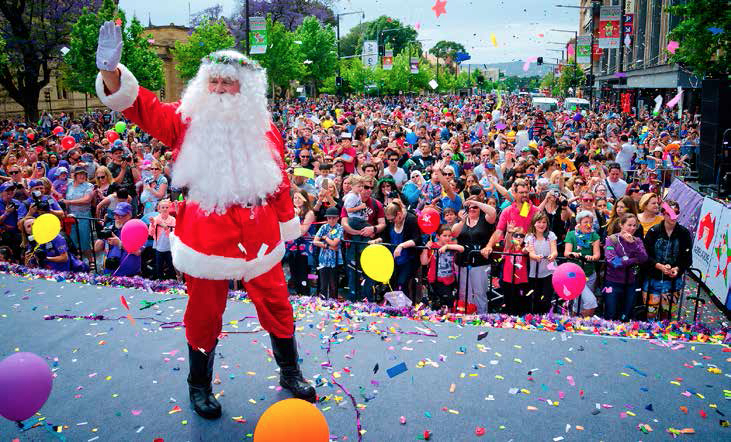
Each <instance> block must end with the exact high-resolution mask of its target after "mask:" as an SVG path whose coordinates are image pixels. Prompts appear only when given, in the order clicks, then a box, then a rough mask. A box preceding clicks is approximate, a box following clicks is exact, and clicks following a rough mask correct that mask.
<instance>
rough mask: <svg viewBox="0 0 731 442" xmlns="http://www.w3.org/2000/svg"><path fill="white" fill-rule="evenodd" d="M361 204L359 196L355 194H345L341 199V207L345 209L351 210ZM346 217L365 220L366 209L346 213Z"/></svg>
mask: <svg viewBox="0 0 731 442" xmlns="http://www.w3.org/2000/svg"><path fill="white" fill-rule="evenodd" d="M361 204H363V200H362V199H360V195H358V194H357V193H354V192H348V193H347V194H345V197H343V207H345V208H346V209H352V208H355V207H358V206H360V205H361ZM348 217H349V218H360V219H366V209H363V210H358V211H355V212H350V213H348Z"/></svg>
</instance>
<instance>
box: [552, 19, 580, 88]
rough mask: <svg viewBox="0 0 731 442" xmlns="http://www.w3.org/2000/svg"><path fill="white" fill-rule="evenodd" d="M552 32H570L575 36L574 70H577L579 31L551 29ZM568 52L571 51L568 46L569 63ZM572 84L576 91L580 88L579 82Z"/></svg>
mask: <svg viewBox="0 0 731 442" xmlns="http://www.w3.org/2000/svg"><path fill="white" fill-rule="evenodd" d="M551 31H554V32H568V33H570V34H574V68H575V69H576V68H577V67H578V63H576V48H577V47H578V42H579V33H578V32H577V31H570V30H568V29H551ZM568 51H569V50H568V45H566V61H567V62H568V61H569V60H568V59H569V54H568ZM575 79H576V74H575V73H574V80H575ZM571 83H572V84H573V85H574V88H576V89H578V88H579V85H578V84H577V83H578V82H574V81H572V82H571Z"/></svg>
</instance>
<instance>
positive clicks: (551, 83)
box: [540, 71, 560, 96]
mask: <svg viewBox="0 0 731 442" xmlns="http://www.w3.org/2000/svg"><path fill="white" fill-rule="evenodd" d="M540 87H541V89H548V90H549V91H550V93H551V95H553V96H557V95H560V89H559V87H558V78H556V75H554V73H553V71H550V72H548V73H547V74H546V75H544V76H543V78H542V79H541V83H540Z"/></svg>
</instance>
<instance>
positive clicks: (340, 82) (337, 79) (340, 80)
mask: <svg viewBox="0 0 731 442" xmlns="http://www.w3.org/2000/svg"><path fill="white" fill-rule="evenodd" d="M335 86H337V87H342V86H343V77H335Z"/></svg>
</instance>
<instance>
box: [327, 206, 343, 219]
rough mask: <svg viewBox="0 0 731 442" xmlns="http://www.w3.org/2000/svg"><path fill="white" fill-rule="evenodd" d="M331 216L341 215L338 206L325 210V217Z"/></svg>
mask: <svg viewBox="0 0 731 442" xmlns="http://www.w3.org/2000/svg"><path fill="white" fill-rule="evenodd" d="M331 216H335V217H339V216H340V211H339V210H338V208H337V207H328V209H327V210H326V211H325V218H329V217H331Z"/></svg>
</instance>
